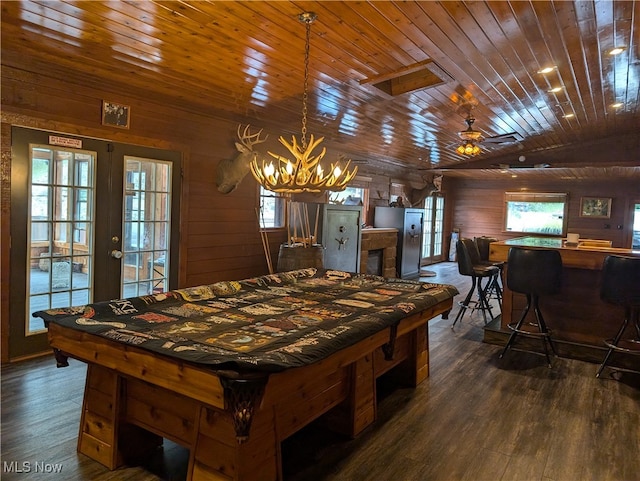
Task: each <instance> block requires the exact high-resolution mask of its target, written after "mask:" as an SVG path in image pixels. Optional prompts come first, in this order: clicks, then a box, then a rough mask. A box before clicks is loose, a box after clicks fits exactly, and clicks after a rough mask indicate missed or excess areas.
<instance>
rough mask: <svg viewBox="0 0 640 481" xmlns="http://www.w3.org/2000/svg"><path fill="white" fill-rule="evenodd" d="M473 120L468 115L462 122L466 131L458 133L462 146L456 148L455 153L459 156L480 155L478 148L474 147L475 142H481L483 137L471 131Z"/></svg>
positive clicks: (475, 131) (479, 133)
mask: <svg viewBox="0 0 640 481" xmlns="http://www.w3.org/2000/svg"><path fill="white" fill-rule="evenodd" d="M475 120H476V119H474V118H473V117H472V116H471V114H470V113H469V115H467V118H466V119H465V120H464V121H465V122H466V123H467V129H466V130H462V131H460V132H458V137H460V139H461V140H462V144H461V145H459V146H458V147H457V148H456V152H458V153H459V154H460V155H478V154H479V153H480V147H478V146H477V145H476V142H482V140H483V139H484V137H483V136H482V133H481V132H478V131H477V130H473V127H472V126H473V123H474V122H475Z"/></svg>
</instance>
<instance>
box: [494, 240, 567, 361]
mask: <svg viewBox="0 0 640 481" xmlns="http://www.w3.org/2000/svg"><path fill="white" fill-rule="evenodd" d="M561 283H562V258H561V257H560V253H559V252H558V251H555V250H537V249H523V248H520V247H512V248H511V249H509V255H508V258H507V287H508V288H509V289H511V290H512V291H513V292H518V293H521V294H524V295H526V296H527V305H526V306H525V308H524V311H523V312H522V316H521V317H520V320H519V321H518V322H516V323H510V324H509V329H511V330H512V332H511V335H510V336H509V340H508V341H507V345H506V346H505V347H504V349H503V351H502V353H501V354H500V357H501V358H502V357H503V356H504V355H505V354H506V352H507V351H508V350H509V348H510V347H511V346H512V345H513V343H514V341H515V340H516V337H517V336H518V335H520V334H522V335H524V336H528V337H539V338H540V339H541V340H542V346H543V348H544V355H545V357H546V358H547V364H548V365H549V367H551V359H550V358H549V349H548V348H547V343H548V344H549V345H550V346H551V350H552V351H553V352H554V354H555V348H554V346H553V343H552V342H551V334H550V332H549V329H548V328H547V324H546V323H545V321H544V317H543V315H542V311H540V307H539V305H538V302H539V300H540V297H543V296H548V295H551V294H556V293H558V292H559V291H560V287H561ZM531 307H533V312H534V313H535V317H536V322H535V324H534V323H528V325H533V326H535V327H536V328H537V330H536V331H533V330H531V329H526V328H525V327H524V321H525V318H526V317H527V313H528V312H529V309H530V308H531ZM533 352H535V351H533ZM535 353H536V354H537V352H535Z"/></svg>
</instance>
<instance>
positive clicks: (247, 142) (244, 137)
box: [238, 124, 269, 150]
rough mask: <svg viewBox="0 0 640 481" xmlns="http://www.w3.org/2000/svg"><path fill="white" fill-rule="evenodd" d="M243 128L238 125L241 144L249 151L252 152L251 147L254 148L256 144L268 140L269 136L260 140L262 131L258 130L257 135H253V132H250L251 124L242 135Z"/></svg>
mask: <svg viewBox="0 0 640 481" xmlns="http://www.w3.org/2000/svg"><path fill="white" fill-rule="evenodd" d="M241 127H242V125H240V124H239V125H238V138H239V139H240V142H241V143H242V145H244V146H245V147H246V148H247V149H249V150H251V147H253V146H254V145H255V144H261V143H262V142H264V141H265V140H267V138H268V137H269V136H268V135H267V136H266V137H265V138H263V139H261V138H260V134H261V133H262V129H260V130H258V131H257V132H256V133H255V134H252V133H251V131H250V130H249V129H250V127H251V124H247V125H246V127H245V128H244V131H243V132H242V133H240V128H241Z"/></svg>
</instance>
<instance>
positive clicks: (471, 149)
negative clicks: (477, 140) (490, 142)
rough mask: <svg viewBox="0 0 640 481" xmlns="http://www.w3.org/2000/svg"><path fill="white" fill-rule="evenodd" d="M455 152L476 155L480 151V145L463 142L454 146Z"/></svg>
mask: <svg viewBox="0 0 640 481" xmlns="http://www.w3.org/2000/svg"><path fill="white" fill-rule="evenodd" d="M456 152H457V153H459V154H460V155H478V154H479V153H480V147H478V146H477V145H476V144H474V143H473V142H465V143H464V144H461V145H459V146H458V148H456Z"/></svg>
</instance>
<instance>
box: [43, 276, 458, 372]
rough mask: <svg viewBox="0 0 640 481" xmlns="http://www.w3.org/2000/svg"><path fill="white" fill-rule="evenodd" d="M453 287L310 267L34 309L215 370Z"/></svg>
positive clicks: (302, 348) (364, 331)
mask: <svg viewBox="0 0 640 481" xmlns="http://www.w3.org/2000/svg"><path fill="white" fill-rule="evenodd" d="M456 294H458V291H457V289H456V288H455V287H454V286H450V285H445V284H431V283H425V282H419V281H411V280H403V279H387V278H383V277H379V276H374V275H369V274H354V273H348V272H342V271H335V270H325V269H315V268H310V269H301V270H297V271H291V272H284V273H277V274H272V275H267V276H262V277H255V278H251V279H245V280H241V281H225V282H217V283H215V284H209V285H203V286H198V287H192V288H188V289H177V290H174V291H169V292H164V293H161V294H153V295H148V296H141V297H135V298H129V299H118V300H112V301H106V302H98V303H94V304H88V305H86V306H81V307H71V308H64V309H49V310H45V311H38V312H35V313H34V314H33V316H34V317H40V318H42V319H44V321H45V324H46V325H48V323H50V322H54V323H56V324H59V325H61V326H65V327H70V328H73V329H76V330H80V331H85V332H89V333H91V334H96V335H98V336H102V337H104V338H107V339H111V340H114V341H117V342H122V343H126V344H130V345H134V346H137V347H140V348H143V349H148V350H150V351H154V352H157V353H161V354H166V355H169V356H171V357H174V358H178V359H183V360H185V361H189V362H194V363H198V364H204V365H207V366H209V367H212V368H215V369H231V370H234V371H243V370H250V371H263V372H276V371H281V370H284V369H288V368H292V367H299V366H304V365H307V364H311V363H314V362H317V361H319V360H321V359H323V358H325V357H327V356H329V355H331V354H332V353H334V352H337V351H338V350H340V349H343V348H345V347H348V346H350V345H353V344H355V343H357V342H359V341H361V340H362V339H365V338H366V337H368V336H370V335H372V334H374V333H376V332H378V331H380V330H383V329H385V328H387V327H389V326H392V325H395V324H397V323H398V322H400V321H401V320H402V319H403V318H405V317H408V316H410V315H411V314H414V313H417V312H420V311H422V310H424V309H427V308H429V307H431V306H434V305H435V304H437V303H439V302H441V301H444V300H447V299H449V298H452V297H453V296H455V295H456Z"/></svg>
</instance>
